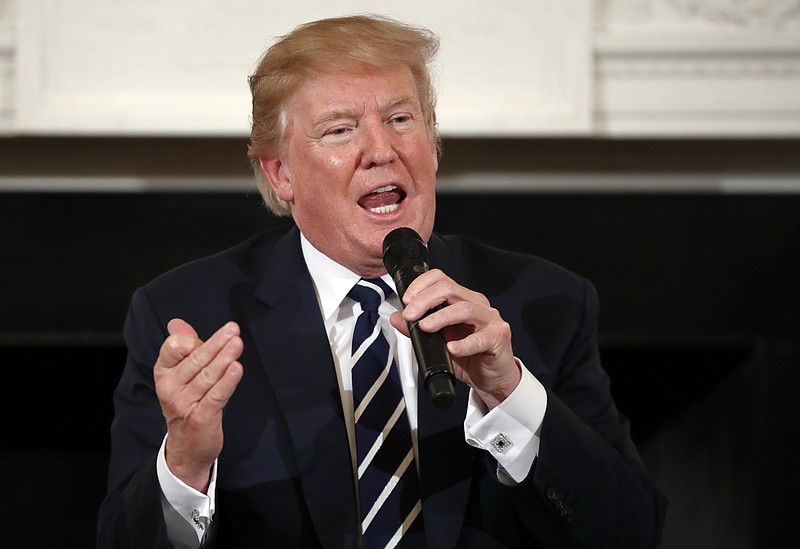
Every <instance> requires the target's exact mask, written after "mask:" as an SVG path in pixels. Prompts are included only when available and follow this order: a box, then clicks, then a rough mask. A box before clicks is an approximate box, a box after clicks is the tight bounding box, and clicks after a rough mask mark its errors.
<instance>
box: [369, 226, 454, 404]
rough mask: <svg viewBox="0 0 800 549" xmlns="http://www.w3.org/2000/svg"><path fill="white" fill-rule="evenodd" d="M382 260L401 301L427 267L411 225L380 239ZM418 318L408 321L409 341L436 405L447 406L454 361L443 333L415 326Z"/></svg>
mask: <svg viewBox="0 0 800 549" xmlns="http://www.w3.org/2000/svg"><path fill="white" fill-rule="evenodd" d="M383 264H384V265H385V266H386V269H387V270H388V271H389V274H390V275H392V278H393V279H394V283H395V286H397V295H398V296H400V302H401V303H402V300H403V294H405V293H406V289H407V288H408V286H409V285H410V284H411V283H412V282H413V281H414V279H416V278H417V277H418V276H419V275H421V274H422V273H424V272H427V271H428V248H426V247H425V244H424V243H423V242H422V238H421V237H420V236H419V235H418V234H417V232H416V231H415V230H413V229H409V228H407V227H400V228H399V229H395V230H393V231H392V232H390V233H389V234H387V235H386V238H384V239H383ZM441 308H442V306H441V305H438V306H436V307H434V308H433V309H431V310H430V311H428V312H427V313H425V315H423V317H422V318H425V317H426V316H428V315H429V314H431V313H432V312H434V311H438V310H439V309H441ZM418 322H419V321H416V322H409V323H408V332H409V334H410V335H411V344H412V345H413V347H414V355H415V356H416V357H417V364H418V365H419V373H420V375H421V376H422V380H423V381H424V382H425V387H427V389H428V393H429V394H430V395H431V398H432V399H433V404H434V406H436V407H437V408H449V407H450V406H452V405H453V403H454V402H455V400H456V394H455V391H454V390H453V379H455V376H454V375H453V365H452V364H451V363H450V354H449V353H448V352H447V347H446V346H445V340H444V335H443V334H442V333H441V331H439V332H434V333H428V332H424V331H422V329H421V328H420V327H419V326H417V324H418Z"/></svg>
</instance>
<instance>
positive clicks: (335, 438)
mask: <svg viewBox="0 0 800 549" xmlns="http://www.w3.org/2000/svg"><path fill="white" fill-rule="evenodd" d="M262 272H263V273H264V274H263V277H262V278H261V280H260V281H259V284H258V287H257V289H256V297H257V298H258V299H259V300H260V301H261V302H262V303H263V305H265V306H264V307H259V308H258V311H259V312H257V313H255V314H254V315H252V317H251V321H250V329H251V330H252V333H253V334H254V336H255V340H256V347H257V351H258V354H259V355H260V358H261V363H262V364H263V365H264V368H265V370H266V375H267V377H268V379H269V381H270V383H271V385H272V388H273V390H274V392H275V396H276V398H277V400H278V403H279V406H280V407H281V409H282V411H283V414H284V419H285V421H286V424H287V425H288V428H289V432H290V436H291V440H292V444H293V447H294V453H295V456H296V459H297V464H298V468H299V472H300V481H301V484H302V487H303V492H304V494H305V496H306V502H307V505H308V510H309V514H310V515H311V519H312V521H313V523H314V526H315V528H316V531H317V533H318V535H319V538H320V541H321V543H322V545H323V546H324V547H348V546H354V545H355V540H356V539H357V525H358V518H357V517H356V511H355V510H356V496H355V489H354V481H353V475H352V464H351V459H350V448H349V444H348V439H347V429H346V426H345V422H344V417H343V412H342V403H341V397H340V394H339V385H338V379H337V376H336V370H335V367H334V363H333V358H332V356H331V349H330V346H329V344H328V339H327V336H326V335H325V330H324V324H323V321H322V318H321V314H320V312H319V304H318V302H317V299H316V295H315V292H314V288H313V284H312V282H311V276H310V275H309V273H308V270H307V268H306V266H305V262H304V260H303V257H302V252H301V248H300V239H299V231H298V230H297V229H296V228H295V229H292V230H290V231H289V232H288V233H287V234H286V235H284V236H283V237H281V238H280V240H279V241H278V242H277V244H276V247H275V250H274V252H273V253H272V254H270V257H269V258H266V259H265V263H264V264H263V266H262ZM273 334H274V336H272V335H273ZM271 336H272V337H271Z"/></svg>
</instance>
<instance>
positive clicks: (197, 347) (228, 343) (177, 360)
mask: <svg viewBox="0 0 800 549" xmlns="http://www.w3.org/2000/svg"><path fill="white" fill-rule="evenodd" d="M167 328H168V330H170V335H169V337H167V339H166V340H164V343H163V345H162V346H161V352H160V353H159V355H158V359H157V361H156V366H155V367H156V370H158V369H163V368H167V369H174V372H172V373H171V376H172V378H173V380H174V382H175V383H177V384H181V385H183V384H187V383H189V382H190V381H192V380H194V379H195V378H196V377H197V376H198V374H200V373H201V372H202V378H201V379H200V382H201V383H203V384H204V385H208V383H207V382H208V380H210V379H212V377H214V378H216V379H218V378H219V377H220V374H221V371H220V368H221V367H222V366H224V365H227V364H229V363H230V362H231V361H232V360H235V359H237V358H238V357H239V356H240V355H241V351H242V347H243V346H242V342H241V339H240V338H239V337H238V336H239V326H238V325H237V324H236V323H235V322H228V323H227V324H225V325H224V326H223V327H222V328H220V329H219V330H217V331H216V332H215V333H214V334H213V335H212V336H211V337H210V338H209V339H208V341H206V342H203V341H202V340H200V339H199V338H198V337H197V333H196V332H195V331H194V329H193V328H192V327H191V326H190V325H189V324H188V323H186V322H184V321H183V320H180V319H173V320H172V321H170V323H169V324H168V326H167ZM172 329H175V330H176V331H175V332H173V331H172ZM212 365H213V366H214V368H213V371H208V372H207V371H205V370H206V368H207V367H208V366H212ZM204 382H205V383H204ZM206 389H207V388H206Z"/></svg>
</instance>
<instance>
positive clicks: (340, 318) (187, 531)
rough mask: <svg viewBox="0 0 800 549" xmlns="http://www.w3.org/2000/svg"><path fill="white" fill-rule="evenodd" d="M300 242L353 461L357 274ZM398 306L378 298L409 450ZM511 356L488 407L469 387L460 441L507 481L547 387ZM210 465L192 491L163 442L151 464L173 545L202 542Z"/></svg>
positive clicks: (410, 378)
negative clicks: (498, 399) (508, 371)
mask: <svg viewBox="0 0 800 549" xmlns="http://www.w3.org/2000/svg"><path fill="white" fill-rule="evenodd" d="M301 244H302V251H303V257H304V258H305V261H306V265H307V266H308V270H309V272H310V273H311V278H312V280H313V281H314V289H315V291H316V295H317V300H318V302H319V306H320V311H321V314H322V318H323V321H324V323H325V331H326V333H327V334H328V340H329V341H330V344H331V350H332V352H333V359H334V363H335V365H336V370H337V374H338V380H339V391H340V394H341V397H342V398H341V400H342V407H343V409H344V417H345V421H346V423H347V435H348V437H349V441H350V452H351V456H352V458H353V459H352V462H353V467H354V468H355V467H356V465H355V464H356V458H355V456H356V447H355V420H354V417H353V398H352V381H351V377H350V367H351V355H350V345H351V341H352V337H353V332H354V330H355V321H356V317H357V316H358V314H359V313H360V312H361V307H360V305H359V304H358V303H357V302H355V301H353V300H352V299H350V298H349V297H347V294H348V292H349V291H350V289H351V288H352V287H353V286H354V285H355V284H356V282H358V280H359V279H360V277H359V276H358V275H357V274H355V273H353V272H351V271H350V270H348V269H347V268H345V267H343V266H341V265H339V264H338V263H336V262H335V261H333V260H332V259H330V258H329V257H327V256H326V255H324V254H323V253H322V252H320V251H319V250H317V249H315V248H314V247H313V246H312V245H311V244H310V243H309V242H308V240H306V238H305V236H302V235H301ZM382 279H383V281H384V282H386V283H387V284H388V285H389V287H391V288H392V289H395V290H396V288H395V284H394V281H393V280H392V279H391V277H390V276H389V275H384V276H383V277H382ZM400 306H401V303H400V298H399V297H398V296H397V295H396V294H394V295H392V296H391V297H390V298H389V299H388V300H386V301H384V302H383V303H381V306H380V309H379V313H380V316H381V326H382V330H383V333H384V335H385V336H386V338H387V340H388V341H389V343H390V345H393V346H394V348H395V349H396V355H397V356H396V359H397V367H398V371H399V374H400V382H401V384H402V387H403V396H404V398H405V401H406V412H407V414H408V421H409V425H410V427H411V432H412V440H413V443H414V451H415V454H416V453H417V425H418V420H417V363H416V359H415V358H414V352H413V349H412V346H411V340H410V339H408V338H407V337H405V336H403V335H402V334H400V333H399V332H398V331H397V330H395V329H394V328H393V327H392V326H391V324H390V323H389V316H390V315H391V314H392V312H394V311H396V310H398V309H399V308H400ZM517 362H518V366H519V367H520V368H521V371H522V380H521V381H520V383H519V385H518V386H517V388H516V389H515V390H514V392H513V393H512V394H511V395H510V396H509V397H508V398H506V400H504V401H503V402H502V403H501V404H500V405H499V406H497V407H495V408H494V409H492V410H491V411H487V409H486V406H485V405H484V404H483V402H482V401H481V400H480V398H479V397H478V396H477V394H476V393H475V392H474V391H470V396H469V402H468V404H467V414H466V417H465V420H464V438H465V440H466V442H467V443H468V444H470V445H471V446H474V447H476V448H481V449H484V450H486V451H488V452H489V453H490V454H492V456H493V457H494V458H495V459H496V460H497V463H498V480H499V481H500V482H503V483H506V484H514V483H518V482H521V481H522V480H523V479H524V478H525V477H526V476H527V475H528V473H529V471H530V469H531V466H532V465H533V461H534V459H535V458H536V456H537V455H538V452H539V435H540V430H541V425H542V421H543V419H544V414H545V410H546V407H547V393H546V392H545V390H544V387H543V386H542V384H541V383H539V381H538V380H537V379H536V378H535V377H534V376H533V375H532V374H531V373H530V372H528V370H527V369H526V368H524V367H523V366H522V364H521V363H519V361H517ZM244 367H245V368H246V367H247V365H246V364H245V365H244ZM423 394H424V393H423ZM164 442H166V437H165V439H164ZM216 469H217V468H216V463H215V464H214V467H213V469H212V474H211V482H210V484H209V488H208V493H207V494H203V493H201V492H198V491H197V490H195V489H193V488H191V487H190V486H188V485H186V484H184V483H183V482H182V481H181V480H180V479H178V478H177V477H175V476H174V475H173V474H172V472H171V471H170V470H169V467H167V464H166V460H165V457H164V444H163V443H162V445H161V449H160V451H159V453H158V458H157V461H156V470H157V473H158V480H159V483H160V485H161V490H162V498H161V505H162V509H163V512H164V519H165V521H166V524H167V531H168V534H169V538H170V540H171V541H172V542H173V544H174V545H175V547H177V548H192V549H196V548H197V547H199V546H200V544H201V543H202V540H203V536H204V535H205V532H206V529H207V528H208V526H209V525H210V524H211V520H212V518H213V516H214V501H215V497H214V494H215V490H216ZM355 478H357V476H356V477H355Z"/></svg>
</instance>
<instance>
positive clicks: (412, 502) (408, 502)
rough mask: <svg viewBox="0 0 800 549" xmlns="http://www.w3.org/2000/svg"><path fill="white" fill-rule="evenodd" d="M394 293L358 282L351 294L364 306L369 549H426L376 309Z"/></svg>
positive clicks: (360, 364)
mask: <svg viewBox="0 0 800 549" xmlns="http://www.w3.org/2000/svg"><path fill="white" fill-rule="evenodd" d="M391 293H392V290H391V288H389V287H388V286H387V285H386V284H385V283H384V282H383V281H382V280H380V279H372V280H364V279H362V280H360V281H359V282H358V284H356V285H355V286H354V287H353V289H352V290H350V293H349V294H348V296H349V297H350V298H351V299H353V300H355V301H358V302H359V303H360V304H361V309H362V313H361V314H360V315H359V317H358V319H356V327H355V332H354V333H353V345H352V356H353V363H352V364H353V366H352V379H353V407H354V410H355V426H356V450H357V458H358V491H359V501H360V506H361V531H362V533H363V541H364V544H363V545H364V548H365V549H372V548H378V547H404V546H405V547H423V546H424V535H423V530H422V515H421V510H422V503H421V501H420V497H419V480H418V477H417V466H416V463H415V460H414V449H413V446H412V442H411V431H410V429H409V425H408V418H407V417H406V406H405V401H404V400H403V391H402V388H401V386H400V379H399V376H398V374H397V368H396V367H395V364H394V349H392V348H390V345H389V342H388V341H387V340H386V338H385V337H384V335H383V334H382V333H381V323H380V316H379V315H378V307H379V306H380V304H381V302H382V301H383V300H384V299H385V298H386V297H387V296H389V295H390V294H391Z"/></svg>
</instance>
